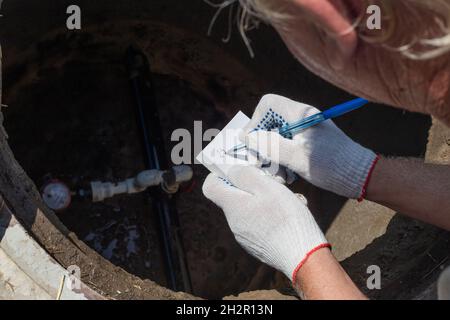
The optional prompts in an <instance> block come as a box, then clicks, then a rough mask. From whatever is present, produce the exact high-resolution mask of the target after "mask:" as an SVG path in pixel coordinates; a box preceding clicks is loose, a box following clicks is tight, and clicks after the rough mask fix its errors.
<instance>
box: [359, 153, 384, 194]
mask: <svg viewBox="0 0 450 320" xmlns="http://www.w3.org/2000/svg"><path fill="white" fill-rule="evenodd" d="M380 158H381V157H380V155H377V157H376V158H375V160H373V162H372V166H371V167H370V170H369V173H368V174H367V177H366V181H365V182H364V185H363V188H362V191H361V195H360V196H359V198H358V202H361V201H363V200H364V199H365V198H366V196H367V187H368V186H369V182H370V178H371V177H372V173H373V171H374V170H375V166H376V165H377V163H378V160H380Z"/></svg>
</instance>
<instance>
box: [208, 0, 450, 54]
mask: <svg viewBox="0 0 450 320" xmlns="http://www.w3.org/2000/svg"><path fill="white" fill-rule="evenodd" d="M204 1H205V2H207V3H209V4H210V5H213V6H215V7H217V8H218V11H217V13H216V16H215V18H214V19H213V21H212V23H211V26H210V30H209V32H210V31H211V28H212V25H213V24H214V22H215V19H216V18H217V16H218V15H219V14H220V12H221V11H222V10H223V9H225V8H226V7H229V8H230V12H229V19H230V22H231V21H232V19H233V16H234V14H236V15H235V17H237V18H236V21H237V23H238V28H239V30H240V33H241V35H242V37H243V39H244V42H245V44H246V45H247V47H248V49H249V52H250V55H251V56H254V54H253V50H252V48H251V45H250V40H249V39H248V37H247V36H246V31H249V30H251V29H253V28H255V27H257V26H258V23H259V21H260V20H262V21H265V22H268V23H271V24H277V25H282V24H283V21H286V20H287V19H290V18H292V16H290V15H289V12H287V11H284V8H283V6H282V4H283V3H288V2H289V1H290V0H226V1H222V2H220V3H212V2H211V0H204ZM364 1H365V3H366V4H367V7H368V6H369V5H371V4H378V5H380V6H381V7H382V10H381V11H382V18H383V28H382V30H381V31H378V32H368V30H367V28H365V21H366V19H365V18H366V13H365V12H362V13H361V14H360V16H359V17H357V19H355V21H354V22H353V26H352V28H356V30H357V31H358V34H359V36H360V38H361V39H363V40H364V41H366V42H368V43H371V44H373V45H380V46H382V47H384V48H386V49H387V50H391V51H396V52H399V53H400V54H402V55H404V56H406V57H408V58H410V59H415V60H425V59H432V58H435V57H438V56H440V55H443V54H445V53H448V52H449V51H450V0H403V1H399V0H378V1H372V0H364ZM235 6H237V7H238V8H237V9H235V11H234V12H233V7H235ZM405 15H409V16H411V17H413V19H416V20H414V21H413V20H412V19H410V18H408V19H409V20H405ZM424 16H427V17H428V18H429V19H428V21H427V22H426V25H421V24H420V21H423V19H424V18H423V17H424ZM418 22H419V23H418ZM402 23H404V24H408V26H404V27H405V29H408V31H409V32H408V34H407V35H406V34H400V32H399V30H400V26H401V25H402ZM230 25H231V24H230ZM230 34H231V31H229V34H228V36H227V38H225V39H224V40H229V36H230Z"/></svg>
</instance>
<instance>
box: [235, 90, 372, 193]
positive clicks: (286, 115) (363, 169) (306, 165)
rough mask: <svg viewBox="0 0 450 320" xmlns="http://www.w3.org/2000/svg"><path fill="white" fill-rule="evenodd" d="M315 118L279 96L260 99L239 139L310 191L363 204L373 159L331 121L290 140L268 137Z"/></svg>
mask: <svg viewBox="0 0 450 320" xmlns="http://www.w3.org/2000/svg"><path fill="white" fill-rule="evenodd" d="M318 112H320V111H319V110H318V109H316V108H314V107H312V106H309V105H306V104H303V103H299V102H295V101H293V100H290V99H288V98H284V97H282V96H277V95H273V94H269V95H265V96H264V97H263V98H262V99H261V101H260V102H259V104H258V106H257V107H256V110H255V112H254V114H253V117H252V119H251V121H250V123H249V124H248V125H247V126H246V127H245V128H244V130H243V133H242V134H241V136H240V138H241V140H242V141H243V142H244V143H246V144H247V147H248V148H249V149H250V150H252V151H254V152H258V153H259V154H260V155H261V156H262V157H263V158H268V159H271V160H273V161H275V162H277V163H279V164H280V165H282V166H285V167H287V168H289V169H291V170H292V171H294V172H295V173H297V174H298V175H300V176H301V177H302V178H304V179H305V180H307V181H309V182H310V183H312V184H314V185H315V186H317V187H320V188H322V189H325V190H328V191H332V192H334V193H336V194H339V195H341V196H344V197H347V198H353V199H358V198H359V199H362V198H363V197H364V196H365V192H366V190H365V189H366V187H367V183H368V179H369V178H370V174H371V171H372V169H373V167H374V166H375V163H376V161H377V160H378V157H377V155H376V154H375V153H373V152H372V151H371V150H369V149H366V148H364V147H362V146H361V145H359V144H358V143H356V142H354V141H353V140H351V139H350V138H349V137H348V136H347V135H346V134H345V133H344V132H342V131H341V130H340V129H339V128H338V127H337V126H336V125H335V124H334V123H333V122H332V121H331V120H327V121H325V122H323V123H321V124H319V125H317V126H314V127H311V128H309V129H306V130H304V131H302V132H300V133H298V134H296V135H294V136H293V137H292V139H287V138H283V137H282V136H281V135H279V134H278V133H276V132H270V130H273V129H276V128H280V127H282V126H284V125H286V124H289V123H292V122H296V121H298V120H300V119H303V118H305V117H308V116H310V115H313V114H316V113H318ZM255 129H256V131H255ZM252 131H253V132H252Z"/></svg>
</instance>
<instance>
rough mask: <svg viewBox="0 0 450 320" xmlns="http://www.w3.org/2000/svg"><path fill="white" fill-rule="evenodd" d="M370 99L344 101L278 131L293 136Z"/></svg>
mask: <svg viewBox="0 0 450 320" xmlns="http://www.w3.org/2000/svg"><path fill="white" fill-rule="evenodd" d="M367 103H369V101H367V100H365V99H362V98H357V99H354V100H351V101H348V102H344V103H342V104H338V105H337V106H334V107H332V108H330V109H328V110H326V111H323V112H319V113H317V114H314V115H312V116H309V117H306V118H304V119H302V120H299V121H297V122H294V123H291V124H289V125H286V126H284V127H281V128H280V129H279V130H278V133H279V134H280V135H282V136H283V137H285V138H287V137H289V136H291V137H292V136H293V135H295V134H297V133H299V132H300V131H303V130H305V129H308V128H310V127H313V126H315V125H318V124H319V123H322V122H324V121H326V120H328V119H333V118H336V117H339V116H342V115H344V114H346V113H348V112H350V111H353V110H356V109H359V108H361V107H363V106H365V105H366V104H367ZM246 148H247V146H246V145H245V144H240V145H237V146H236V147H234V148H232V149H231V150H229V151H228V152H227V153H228V154H235V153H237V152H238V151H240V150H243V149H246Z"/></svg>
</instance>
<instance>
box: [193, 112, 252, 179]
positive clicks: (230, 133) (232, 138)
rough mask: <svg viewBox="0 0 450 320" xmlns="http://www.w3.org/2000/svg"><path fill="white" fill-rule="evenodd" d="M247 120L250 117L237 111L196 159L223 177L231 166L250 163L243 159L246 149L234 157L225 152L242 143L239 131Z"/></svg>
mask: <svg viewBox="0 0 450 320" xmlns="http://www.w3.org/2000/svg"><path fill="white" fill-rule="evenodd" d="M249 121H250V118H249V117H247V116H246V115H245V114H244V113H243V112H242V111H239V112H238V113H237V114H236V116H234V118H233V119H232V120H231V121H230V123H228V124H227V125H226V126H225V128H224V129H223V130H222V131H220V133H219V134H218V135H217V136H216V137H215V138H214V140H213V141H211V142H210V143H209V144H208V145H207V146H206V148H205V149H203V151H202V152H200V153H199V155H198V156H197V160H198V161H199V162H200V163H201V164H203V165H204V166H205V167H206V168H208V169H209V171H211V172H213V173H215V174H217V175H218V176H221V177H224V178H225V177H226V176H227V172H228V170H229V169H230V168H231V167H232V166H235V165H250V162H249V160H246V159H245V158H246V156H247V151H246V150H241V151H240V152H238V154H237V156H236V157H233V156H231V155H228V154H227V153H226V152H227V151H228V150H230V149H232V148H234V147H235V146H237V145H239V144H241V143H242V142H241V141H240V140H239V133H240V132H241V131H242V129H243V128H244V127H245V126H246V125H247V124H248V123H249ZM250 159H251V157H250ZM250 161H251V160H250Z"/></svg>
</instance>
